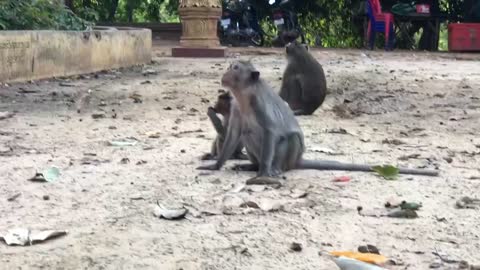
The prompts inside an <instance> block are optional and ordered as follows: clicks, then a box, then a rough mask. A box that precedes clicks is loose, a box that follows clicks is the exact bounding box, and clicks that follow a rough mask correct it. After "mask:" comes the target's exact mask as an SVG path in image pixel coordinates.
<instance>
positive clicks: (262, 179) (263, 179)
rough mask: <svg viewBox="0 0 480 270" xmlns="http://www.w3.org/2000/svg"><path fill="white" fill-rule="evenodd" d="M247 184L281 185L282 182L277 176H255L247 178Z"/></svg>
mask: <svg viewBox="0 0 480 270" xmlns="http://www.w3.org/2000/svg"><path fill="white" fill-rule="evenodd" d="M246 184H247V185H269V186H277V187H280V186H282V182H280V180H279V179H278V178H275V177H269V176H257V177H253V178H250V179H248V180H247V183H246Z"/></svg>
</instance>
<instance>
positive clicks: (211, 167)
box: [197, 164, 220, 171]
mask: <svg viewBox="0 0 480 270" xmlns="http://www.w3.org/2000/svg"><path fill="white" fill-rule="evenodd" d="M197 170H207V171H218V170H220V168H219V167H218V165H217V164H212V165H206V166H200V167H197Z"/></svg>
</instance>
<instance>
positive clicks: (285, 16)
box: [269, 0, 305, 47]
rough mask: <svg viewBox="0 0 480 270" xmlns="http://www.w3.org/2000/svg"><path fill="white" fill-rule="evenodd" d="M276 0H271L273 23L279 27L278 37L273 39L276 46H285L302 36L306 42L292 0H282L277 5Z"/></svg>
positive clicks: (301, 39)
mask: <svg viewBox="0 0 480 270" xmlns="http://www.w3.org/2000/svg"><path fill="white" fill-rule="evenodd" d="M276 2H277V1H276V0H269V4H270V6H274V8H273V23H274V24H275V26H276V27H277V37H276V38H275V39H274V40H273V45H274V46H279V47H283V46H285V45H286V44H288V43H289V42H292V41H294V40H297V39H298V38H300V42H301V43H305V33H304V32H303V30H302V27H301V26H300V23H299V22H298V15H297V13H295V11H293V8H292V3H291V0H282V1H280V3H279V4H278V5H277V4H276Z"/></svg>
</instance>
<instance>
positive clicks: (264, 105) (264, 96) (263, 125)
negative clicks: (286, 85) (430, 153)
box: [198, 61, 438, 177]
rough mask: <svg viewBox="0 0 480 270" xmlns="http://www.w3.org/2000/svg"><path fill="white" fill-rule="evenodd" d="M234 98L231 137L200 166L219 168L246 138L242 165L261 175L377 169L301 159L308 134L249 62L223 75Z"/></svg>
mask: <svg viewBox="0 0 480 270" xmlns="http://www.w3.org/2000/svg"><path fill="white" fill-rule="evenodd" d="M222 85H223V86H225V87H227V88H230V89H231V92H232V94H233V96H234V99H233V100H232V112H231V115H230V121H229V125H228V128H227V136H226V138H225V143H224V145H223V148H222V151H221V153H220V155H219V157H218V159H217V162H216V163H215V164H212V165H208V166H201V167H199V168H198V169H203V170H219V169H220V168H221V167H222V166H223V165H224V164H225V162H226V160H227V159H228V158H229V157H230V156H231V155H232V154H233V152H234V151H235V149H236V147H237V145H238V144H239V143H240V142H243V144H244V145H245V148H246V150H247V154H248V157H249V159H250V161H251V164H247V165H238V166H237V169H239V170H246V171H257V177H269V176H278V175H279V174H281V173H282V172H284V171H288V170H292V169H317V170H345V171H373V170H372V166H368V165H355V164H348V163H340V162H336V161H313V160H304V159H302V155H303V152H304V151H305V146H304V139H303V132H302V130H301V128H300V126H299V124H298V122H297V120H296V119H295V116H294V115H293V112H292V110H291V109H290V108H288V106H287V104H285V102H283V100H282V99H281V98H280V96H278V95H277V94H276V93H275V92H274V91H273V90H272V89H271V88H270V86H269V85H268V84H267V83H266V82H265V81H264V80H263V79H261V78H260V72H258V71H257V70H256V69H255V68H254V67H253V65H252V64H251V63H250V62H247V61H236V62H234V63H232V64H231V65H230V67H229V68H228V70H227V72H226V73H225V74H224V75H223V77H222ZM400 173H403V174H419V175H431V176H435V175H438V172H437V171H430V170H416V169H400Z"/></svg>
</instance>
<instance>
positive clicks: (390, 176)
mask: <svg viewBox="0 0 480 270" xmlns="http://www.w3.org/2000/svg"><path fill="white" fill-rule="evenodd" d="M372 169H373V170H374V171H375V172H376V173H378V174H379V175H380V176H382V177H383V178H385V179H387V180H395V179H396V178H397V176H398V174H399V173H400V170H399V169H398V168H397V167H395V166H392V165H385V166H374V167H372Z"/></svg>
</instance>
